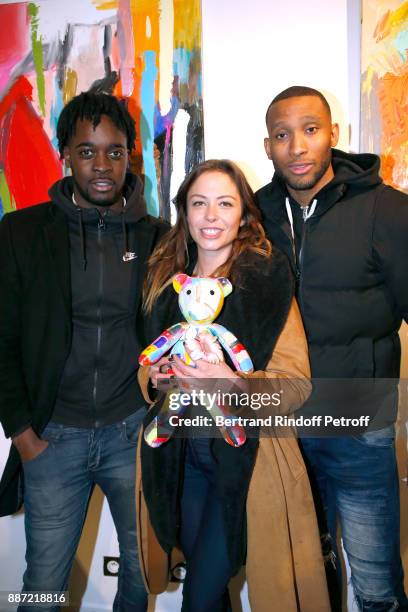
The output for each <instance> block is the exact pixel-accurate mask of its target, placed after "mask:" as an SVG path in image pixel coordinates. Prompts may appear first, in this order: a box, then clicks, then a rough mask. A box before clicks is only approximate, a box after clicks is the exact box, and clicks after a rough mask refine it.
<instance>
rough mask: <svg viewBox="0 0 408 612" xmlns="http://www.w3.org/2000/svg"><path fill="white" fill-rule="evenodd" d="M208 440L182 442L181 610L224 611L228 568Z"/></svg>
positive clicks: (226, 605)
mask: <svg viewBox="0 0 408 612" xmlns="http://www.w3.org/2000/svg"><path fill="white" fill-rule="evenodd" d="M216 469H217V466H216V463H215V460H214V458H213V456H212V454H211V449H210V440H208V439H207V438H194V439H191V438H189V439H188V440H187V441H186V457H185V465H184V482H183V493H182V498H181V529H180V544H181V548H182V551H183V553H184V556H185V558H186V561H187V575H186V579H185V581H184V588H183V606H182V612H228V611H230V610H231V607H230V600H229V594H228V582H229V580H230V578H231V567H230V562H229V558H228V550H227V540H226V536H225V530H224V518H223V514H222V506H221V502H220V500H219V498H218V496H217V493H216V485H215V477H216Z"/></svg>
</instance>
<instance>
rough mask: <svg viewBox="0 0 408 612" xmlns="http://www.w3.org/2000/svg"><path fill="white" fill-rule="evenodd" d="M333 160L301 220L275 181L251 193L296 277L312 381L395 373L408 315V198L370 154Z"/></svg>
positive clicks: (335, 152) (342, 155)
mask: <svg viewBox="0 0 408 612" xmlns="http://www.w3.org/2000/svg"><path fill="white" fill-rule="evenodd" d="M332 153H333V157H332V164H333V169H334V173H335V176H334V178H333V179H332V181H330V183H328V184H327V185H325V187H323V189H321V191H320V192H319V193H317V194H316V196H315V199H316V200H317V203H316V206H315V210H314V212H313V214H312V215H311V216H310V217H309V218H308V219H307V220H306V221H304V220H303V215H302V211H301V208H300V206H299V204H298V203H297V202H295V201H294V200H293V199H292V198H291V197H290V195H289V193H288V191H287V189H286V186H285V184H284V183H283V181H282V180H281V179H280V178H279V177H278V176H277V175H275V176H274V177H273V180H272V182H271V183H269V184H268V185H266V186H265V187H263V188H262V189H260V190H259V191H258V192H257V194H256V197H257V201H258V204H259V207H260V209H261V211H262V213H263V218H264V226H265V229H266V232H267V235H268V237H269V238H270V240H271V241H272V242H273V243H274V244H276V245H277V246H278V247H279V248H280V249H281V250H283V251H284V252H285V253H286V254H287V256H288V257H289V260H290V262H291V265H292V268H293V271H294V272H295V274H296V275H297V278H298V283H297V296H298V300H299V304H300V307H301V311H302V316H303V321H304V324H305V329H306V334H307V337H308V342H309V351H310V360H311V366H312V375H313V376H314V377H323V378H327V377H329V378H338V377H343V378H348V377H351V378H357V377H361V378H364V377H370V378H371V377H394V376H399V365H400V343H399V337H398V333H397V331H398V328H399V327H400V324H401V320H402V318H405V319H407V315H408V282H407V281H408V240H407V236H408V197H407V196H406V195H405V194H403V193H401V192H399V191H396V190H395V189H392V188H391V187H388V186H385V185H384V184H383V183H382V180H381V178H380V177H379V175H378V171H379V159H378V157H377V156H376V155H372V154H347V153H344V152H343V151H339V150H336V149H333V151H332ZM286 202H288V203H289V205H290V209H291V211H292V217H293V230H294V235H295V238H294V240H293V237H292V229H291V223H290V221H289V218H288V211H287V207H286Z"/></svg>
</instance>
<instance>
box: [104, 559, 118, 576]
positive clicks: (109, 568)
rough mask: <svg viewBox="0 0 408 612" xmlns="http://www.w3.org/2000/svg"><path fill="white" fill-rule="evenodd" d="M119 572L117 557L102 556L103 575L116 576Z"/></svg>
mask: <svg viewBox="0 0 408 612" xmlns="http://www.w3.org/2000/svg"><path fill="white" fill-rule="evenodd" d="M118 573H119V557H104V558H103V575H104V576H117V575H118Z"/></svg>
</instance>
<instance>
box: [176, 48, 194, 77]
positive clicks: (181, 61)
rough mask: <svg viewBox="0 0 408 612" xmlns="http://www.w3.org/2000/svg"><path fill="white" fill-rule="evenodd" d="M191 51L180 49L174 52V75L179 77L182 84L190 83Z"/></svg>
mask: <svg viewBox="0 0 408 612" xmlns="http://www.w3.org/2000/svg"><path fill="white" fill-rule="evenodd" d="M190 62H191V51H188V50H187V49H183V48H182V47H179V48H177V49H174V52H173V74H174V75H175V76H178V77H179V79H180V83H183V84H186V85H187V83H188V77H189V72H190Z"/></svg>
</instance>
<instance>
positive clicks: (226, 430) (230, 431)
mask: <svg viewBox="0 0 408 612" xmlns="http://www.w3.org/2000/svg"><path fill="white" fill-rule="evenodd" d="M205 407H206V408H207V410H208V412H209V414H210V416H211V418H212V419H213V421H214V422H215V423H216V424H217V426H218V429H219V430H220V433H221V435H222V437H223V438H224V440H225V441H226V442H227V443H228V444H230V445H231V446H242V445H243V444H244V442H245V440H246V433H245V429H244V428H243V427H242V425H240V424H239V422H238V417H234V416H233V415H231V413H230V411H228V409H227V408H225V407H224V406H223V405H222V404H220V403H213V404H210V402H209V403H208V405H206V406H205ZM220 422H222V423H223V424H222V425H220Z"/></svg>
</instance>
